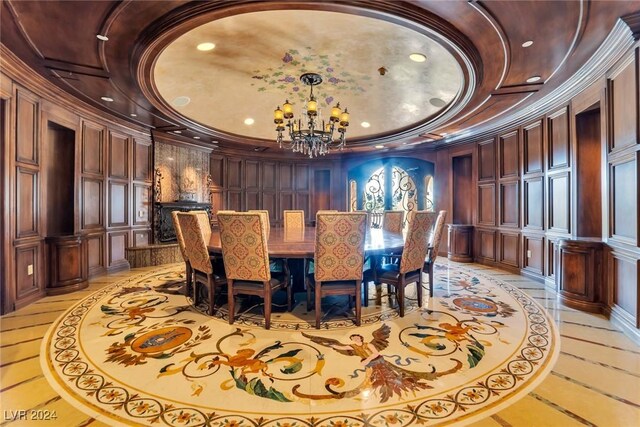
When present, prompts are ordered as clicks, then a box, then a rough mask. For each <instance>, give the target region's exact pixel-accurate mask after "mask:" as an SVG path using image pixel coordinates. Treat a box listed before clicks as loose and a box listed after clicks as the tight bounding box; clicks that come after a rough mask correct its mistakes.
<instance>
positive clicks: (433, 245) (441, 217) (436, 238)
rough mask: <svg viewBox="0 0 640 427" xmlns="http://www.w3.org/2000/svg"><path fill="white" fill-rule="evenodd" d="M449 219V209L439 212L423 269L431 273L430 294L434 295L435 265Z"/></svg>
mask: <svg viewBox="0 0 640 427" xmlns="http://www.w3.org/2000/svg"><path fill="white" fill-rule="evenodd" d="M446 219H447V211H440V212H438V218H437V219H436V225H435V226H434V227H433V233H432V234H431V239H429V248H428V250H427V257H426V259H425V261H424V266H423V267H422V269H423V271H426V272H427V273H428V275H429V296H433V265H434V264H435V262H436V258H437V257H438V251H439V250H440V242H441V241H442V235H443V234H444V222H445V220H446Z"/></svg>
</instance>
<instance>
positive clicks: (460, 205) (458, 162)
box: [451, 154, 475, 224]
mask: <svg viewBox="0 0 640 427" xmlns="http://www.w3.org/2000/svg"><path fill="white" fill-rule="evenodd" d="M451 168H452V171H451V173H452V178H453V192H452V193H453V194H452V196H453V200H452V201H453V213H452V215H451V222H452V223H453V224H472V223H473V204H474V202H475V201H474V200H473V192H472V191H471V189H472V188H473V185H474V180H473V160H472V157H471V155H467V154H465V155H458V156H454V157H452V158H451Z"/></svg>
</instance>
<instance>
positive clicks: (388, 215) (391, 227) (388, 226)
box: [382, 211, 404, 233]
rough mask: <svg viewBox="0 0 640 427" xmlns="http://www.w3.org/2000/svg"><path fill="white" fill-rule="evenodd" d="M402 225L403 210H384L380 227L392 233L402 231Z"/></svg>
mask: <svg viewBox="0 0 640 427" xmlns="http://www.w3.org/2000/svg"><path fill="white" fill-rule="evenodd" d="M403 227H404V211H384V213H383V214H382V229H383V230H385V231H391V232H393V233H402V228H403Z"/></svg>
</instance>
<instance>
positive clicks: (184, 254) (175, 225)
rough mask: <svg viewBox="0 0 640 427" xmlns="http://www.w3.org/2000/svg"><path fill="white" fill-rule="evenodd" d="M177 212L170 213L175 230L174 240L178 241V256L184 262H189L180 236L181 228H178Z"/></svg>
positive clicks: (182, 238)
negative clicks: (179, 255)
mask: <svg viewBox="0 0 640 427" xmlns="http://www.w3.org/2000/svg"><path fill="white" fill-rule="evenodd" d="M178 213H179V212H178V211H172V212H171V219H172V220H173V228H174V229H175V230H176V240H177V241H178V248H180V254H181V255H182V258H183V259H184V260H185V262H189V257H187V251H186V249H185V243H184V236H183V235H182V228H181V227H180V221H178Z"/></svg>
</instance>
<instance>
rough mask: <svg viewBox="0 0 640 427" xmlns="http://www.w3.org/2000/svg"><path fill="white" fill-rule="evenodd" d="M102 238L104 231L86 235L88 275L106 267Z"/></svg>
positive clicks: (98, 272)
mask: <svg viewBox="0 0 640 427" xmlns="http://www.w3.org/2000/svg"><path fill="white" fill-rule="evenodd" d="M104 238H105V234H104V233H94V234H89V235H87V248H88V254H89V256H88V264H89V276H95V275H97V274H101V273H102V272H104V270H105V268H106V265H105V251H104V247H105V240H104Z"/></svg>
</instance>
